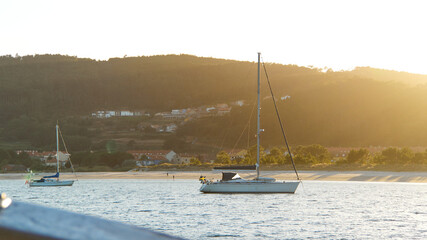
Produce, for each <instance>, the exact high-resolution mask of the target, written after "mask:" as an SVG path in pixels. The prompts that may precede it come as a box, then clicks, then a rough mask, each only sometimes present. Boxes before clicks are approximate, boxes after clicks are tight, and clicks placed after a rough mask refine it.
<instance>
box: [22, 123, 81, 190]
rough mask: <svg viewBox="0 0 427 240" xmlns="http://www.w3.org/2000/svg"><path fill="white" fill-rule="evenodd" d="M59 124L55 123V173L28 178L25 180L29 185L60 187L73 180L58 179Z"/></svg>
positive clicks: (69, 183)
mask: <svg viewBox="0 0 427 240" xmlns="http://www.w3.org/2000/svg"><path fill="white" fill-rule="evenodd" d="M58 153H59V126H58V124H56V174H54V175H51V176H44V177H42V178H41V179H39V180H36V179H30V180H29V181H27V183H28V184H29V186H30V187H61V186H72V185H73V183H74V180H60V179H59V154H58Z"/></svg>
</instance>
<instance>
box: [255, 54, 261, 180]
mask: <svg viewBox="0 0 427 240" xmlns="http://www.w3.org/2000/svg"><path fill="white" fill-rule="evenodd" d="M260 62H261V53H258V91H257V92H258V114H257V135H256V146H257V148H256V179H259V133H260V116H261V101H260V97H261V96H260Z"/></svg>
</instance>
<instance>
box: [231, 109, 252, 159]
mask: <svg viewBox="0 0 427 240" xmlns="http://www.w3.org/2000/svg"><path fill="white" fill-rule="evenodd" d="M254 109H255V103H254V105H253V107H252V111H251V114H250V116H249V120H248V123H246V126H245V128H244V129H243V131H242V133H241V134H240V136H239V138H238V139H237V141H236V143H235V144H234V146H233V149H232V151H234V149H235V148H236V146H237V144H238V143H239V141H240V138H242V136H243V134H244V133H245V131H246V128H248V132H249V127H250V124H251V119H252V116H253V113H254ZM248 145H249V144H248ZM248 148H249V147H248Z"/></svg>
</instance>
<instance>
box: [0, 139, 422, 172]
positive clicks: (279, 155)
mask: <svg viewBox="0 0 427 240" xmlns="http://www.w3.org/2000/svg"><path fill="white" fill-rule="evenodd" d="M292 151H293V153H292V156H293V159H294V161H295V163H296V166H297V168H298V169H300V170H377V171H378V170H381V171H427V149H426V150H425V151H423V152H414V151H413V150H411V149H410V148H407V147H404V148H395V147H389V148H386V149H384V150H382V151H380V152H376V153H372V152H369V151H368V150H367V149H364V148H360V149H351V150H350V151H348V153H347V154H346V156H345V157H341V156H332V155H331V153H330V152H329V151H328V150H327V148H325V147H324V146H321V145H318V144H316V145H308V146H297V147H296V148H295V149H294V150H292ZM0 159H1V162H0V168H1V169H2V170H3V168H4V166H6V165H8V164H13V165H22V166H23V167H24V169H32V170H33V171H55V168H56V167H51V166H45V165H44V164H43V163H42V162H41V161H40V160H39V159H35V158H32V157H30V156H29V155H28V154H27V153H25V152H22V153H19V154H17V153H16V152H15V151H12V150H5V149H0ZM260 161H261V166H262V169H264V170H290V169H292V165H291V159H290V156H289V154H288V153H287V150H286V149H285V148H283V147H282V148H279V147H273V148H272V149H270V150H269V151H268V152H266V151H264V148H262V147H261V150H260ZM72 163H73V165H74V167H75V170H77V171H128V170H131V169H144V170H168V169H175V170H211V169H212V168H213V167H215V166H227V165H253V164H255V163H256V146H252V147H250V148H249V149H247V151H246V153H245V154H244V155H243V156H231V155H230V154H229V153H227V152H226V151H220V152H218V154H217V155H216V158H215V159H213V160H208V159H205V160H204V161H201V160H200V159H198V158H197V157H193V158H191V160H190V162H189V163H188V164H171V163H169V162H163V163H161V164H159V165H152V166H143V167H141V166H140V167H138V166H137V165H136V161H135V159H134V158H133V156H132V155H131V154H129V153H127V152H120V151H117V152H110V153H108V152H105V151H99V152H93V151H92V152H79V153H76V154H74V155H73V156H72ZM63 169H64V171H71V164H70V162H67V164H65V166H64V167H63ZM20 171H22V170H20ZM2 172H5V171H4V170H3V171H2ZM9 172H10V171H9ZM12 172H13V171H12Z"/></svg>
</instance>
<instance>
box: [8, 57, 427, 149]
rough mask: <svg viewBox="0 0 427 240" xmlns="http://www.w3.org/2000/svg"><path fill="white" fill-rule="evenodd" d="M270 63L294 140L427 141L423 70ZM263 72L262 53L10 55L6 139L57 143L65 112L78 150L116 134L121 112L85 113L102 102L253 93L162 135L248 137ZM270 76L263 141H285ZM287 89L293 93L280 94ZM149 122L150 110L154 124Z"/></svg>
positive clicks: (157, 103) (165, 107) (207, 140)
mask: <svg viewBox="0 0 427 240" xmlns="http://www.w3.org/2000/svg"><path fill="white" fill-rule="evenodd" d="M266 68H267V71H268V75H269V78H270V80H271V83H272V86H273V89H274V92H275V95H276V97H277V98H278V99H279V100H278V106H279V110H280V113H281V116H282V118H283V120H284V122H285V128H286V131H287V133H288V135H289V141H290V142H291V144H292V145H294V146H295V145H299V144H304V145H308V144H322V145H325V146H355V147H357V146H369V145H381V146H390V145H394V146H427V127H426V124H425V123H426V122H427V111H425V109H427V85H426V84H425V83H426V82H427V80H426V79H427V77H426V76H424V75H414V74H409V73H401V72H394V71H387V70H378V69H370V68H356V69H355V70H354V71H341V72H333V71H328V72H323V71H322V70H321V69H313V68H307V67H299V66H295V65H279V64H268V63H267V64H266ZM256 71H257V69H256V63H254V62H240V61H231V60H224V59H213V58H200V57H195V56H189V55H168V56H151V57H130V58H114V59H109V60H108V61H95V60H91V59H80V58H76V57H70V56H61V55H36V56H24V57H11V56H3V57H0V99H1V101H0V112H1V114H0V130H1V140H2V141H3V142H7V143H8V144H11V143H13V142H16V143H17V145H18V144H19V143H22V142H29V143H30V145H32V146H33V147H46V146H50V145H52V144H53V141H51V139H52V134H54V132H52V133H51V134H50V131H51V129H52V125H54V124H55V121H56V120H57V119H59V120H61V121H63V122H64V126H63V129H64V131H65V132H67V133H68V136H69V137H70V142H74V143H75V144H76V146H77V147H76V148H75V149H80V150H89V149H93V148H96V146H97V145H96V144H101V143H102V141H103V140H106V138H105V139H101V138H100V136H106V135H108V134H107V131H108V130H110V129H116V128H119V127H118V126H116V125H114V124H115V123H114V122H113V121H110V122H108V123H106V122H100V121H98V120H93V119H92V120H91V119H85V118H82V117H84V116H90V113H91V112H95V111H97V110H111V109H117V110H120V109H126V110H146V111H149V112H150V113H155V112H159V111H170V110H172V109H179V108H189V107H199V106H204V105H212V104H217V103H230V102H233V101H236V100H245V102H246V103H247V105H245V106H243V107H233V110H232V112H231V114H230V115H227V116H224V117H215V118H201V119H197V120H193V121H189V122H187V123H186V124H184V125H180V126H179V129H178V132H177V133H176V134H172V136H169V135H168V136H164V138H163V140H164V141H166V142H167V143H169V146H170V144H171V143H174V142H175V143H177V142H178V143H182V142H183V141H184V139H185V138H188V137H192V138H193V139H197V142H196V144H200V145H201V146H202V145H203V144H207V145H216V146H222V147H233V146H239V147H243V146H247V145H248V144H251V143H252V142H251V141H253V137H252V135H254V129H255V120H254V116H253V117H252V121H251V122H250V127H249V129H251V130H252V131H253V132H249V133H247V132H246V133H244V132H243V130H244V129H245V126H246V125H247V124H248V119H249V118H250V117H251V114H253V111H252V109H253V105H252V104H253V103H254V102H255V100H256ZM262 81H263V84H262V92H261V93H262V96H263V99H264V100H263V102H262V105H263V106H262V112H263V115H262V128H264V129H265V132H264V133H263V135H262V139H263V145H265V146H274V145H279V144H281V143H282V139H281V135H280V130H279V126H278V124H277V121H276V116H275V115H274V109H273V105H272V100H271V98H269V92H268V90H267V86H266V83H265V78H264V76H263V80H262ZM287 95H288V96H291V98H288V99H286V100H284V101H283V100H280V97H283V96H287ZM149 121H150V119H141V122H145V124H146V125H147V124H150V122H149ZM137 125H138V121H136V122H131V123H128V125H126V124H125V126H127V127H128V128H126V127H124V128H122V129H120V131H122V132H123V131H124V132H126V131H128V130H129V129H133V128H135V129H137V127H136V126H137ZM47 132H49V134H46V133H47ZM131 135H132V136H133V137H132V136H131V138H135V139H136V140H141V139H142V140H143V139H147V138H148V137H147V136H148V135H147V134H146V133H144V132H143V131H142V132H141V133H140V134H139V133H133V134H131ZM241 135H242V136H244V137H241ZM149 136H153V135H149ZM248 136H249V137H248ZM110 137H111V138H114V135H110ZM154 138H158V136H154ZM239 139H240V140H239ZM238 140H239V141H238ZM79 144H80V145H79ZM78 145H79V146H78Z"/></svg>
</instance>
